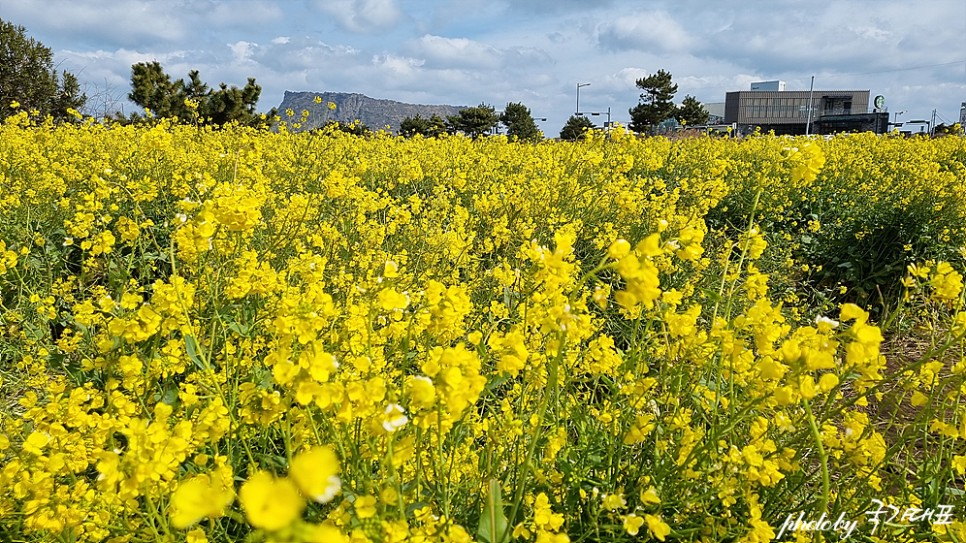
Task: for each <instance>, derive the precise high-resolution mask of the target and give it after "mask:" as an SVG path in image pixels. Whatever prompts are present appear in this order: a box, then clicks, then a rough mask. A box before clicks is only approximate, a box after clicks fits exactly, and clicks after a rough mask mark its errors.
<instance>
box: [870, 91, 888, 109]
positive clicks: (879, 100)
mask: <svg viewBox="0 0 966 543" xmlns="http://www.w3.org/2000/svg"><path fill="white" fill-rule="evenodd" d="M872 104H873V105H874V106H875V108H876V109H883V108H884V107H885V96H882V95H881V94H880V95H878V96H876V97H875V101H874V102H872Z"/></svg>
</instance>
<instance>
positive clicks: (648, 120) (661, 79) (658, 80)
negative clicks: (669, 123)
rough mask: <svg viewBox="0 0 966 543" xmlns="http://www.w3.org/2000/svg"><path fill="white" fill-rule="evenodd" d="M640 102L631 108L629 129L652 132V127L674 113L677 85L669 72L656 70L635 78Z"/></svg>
mask: <svg viewBox="0 0 966 543" xmlns="http://www.w3.org/2000/svg"><path fill="white" fill-rule="evenodd" d="M637 86H638V88H640V89H642V90H643V91H644V92H643V93H641V102H640V103H639V104H638V105H636V106H634V107H633V108H631V109H630V110H629V111H630V114H631V124H630V129H631V130H633V131H635V132H649V133H652V134H653V133H654V128H655V127H656V126H657V125H658V124H660V123H661V122H662V121H665V120H667V119H669V118H670V117H672V116H673V115H674V111H675V109H676V108H675V106H674V94H675V93H677V92H678V86H677V85H675V84H674V83H673V82H672V81H671V74H670V73H669V72H666V71H664V70H658V71H657V73H656V74H653V75H649V76H647V77H645V78H642V79H638V80H637Z"/></svg>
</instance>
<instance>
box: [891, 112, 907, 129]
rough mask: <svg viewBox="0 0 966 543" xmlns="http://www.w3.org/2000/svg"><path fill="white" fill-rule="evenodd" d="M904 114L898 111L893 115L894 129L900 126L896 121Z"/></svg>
mask: <svg viewBox="0 0 966 543" xmlns="http://www.w3.org/2000/svg"><path fill="white" fill-rule="evenodd" d="M903 113H905V111H896V112H895V113H893V114H892V126H893V127H897V126H899V124H898V123H897V122H896V121H898V120H899V115H902V114H903Z"/></svg>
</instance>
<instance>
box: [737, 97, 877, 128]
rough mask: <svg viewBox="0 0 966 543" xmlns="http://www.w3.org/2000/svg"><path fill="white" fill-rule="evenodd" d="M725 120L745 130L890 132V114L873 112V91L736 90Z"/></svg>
mask: <svg viewBox="0 0 966 543" xmlns="http://www.w3.org/2000/svg"><path fill="white" fill-rule="evenodd" d="M724 120H725V122H726V123H736V124H737V125H738V128H739V130H740V131H741V132H742V133H750V132H753V131H754V130H755V129H756V128H760V129H761V131H763V132H769V131H774V132H775V133H776V134H806V133H809V134H832V133H836V132H865V131H872V132H875V133H878V134H881V133H884V132H887V131H888V123H889V114H888V113H886V112H879V111H876V112H873V113H869V91H867V90H844V91H838V90H836V91H818V90H816V91H779V90H774V91H736V92H729V93H727V94H726V95H725V119H724Z"/></svg>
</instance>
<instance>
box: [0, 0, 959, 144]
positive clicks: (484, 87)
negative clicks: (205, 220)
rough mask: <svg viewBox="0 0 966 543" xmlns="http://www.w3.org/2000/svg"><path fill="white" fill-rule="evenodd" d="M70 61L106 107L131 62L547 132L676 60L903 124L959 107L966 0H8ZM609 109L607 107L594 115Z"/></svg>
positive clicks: (692, 78) (277, 92)
mask: <svg viewBox="0 0 966 543" xmlns="http://www.w3.org/2000/svg"><path fill="white" fill-rule="evenodd" d="M0 18H2V19H4V20H7V21H10V22H13V23H16V24H19V25H23V26H25V27H26V28H27V31H28V33H29V34H30V35H31V36H32V37H34V38H36V39H38V40H40V41H41V42H42V43H44V44H45V45H47V46H48V47H50V48H51V49H52V50H53V51H54V56H55V61H56V62H57V63H58V65H59V66H60V67H61V68H63V69H67V70H70V71H72V72H74V73H75V74H76V75H78V76H79V78H80V80H81V82H82V84H84V85H85V88H86V91H87V94H88V95H90V96H92V98H93V99H92V103H91V106H92V107H94V108H106V107H111V104H114V103H116V104H117V106H116V107H121V106H123V107H124V108H125V111H128V112H129V111H130V110H131V108H132V107H133V106H132V105H131V104H130V103H126V102H125V101H124V97H125V95H126V94H127V92H129V90H130V69H131V65H132V64H134V63H137V62H142V61H151V60H158V61H159V62H161V63H162V65H163V66H164V68H165V70H166V71H167V72H168V73H169V74H171V75H172V76H173V77H174V78H180V77H186V75H187V73H188V71H189V70H191V69H197V70H199V71H200V72H201V77H202V79H203V80H205V81H206V82H208V83H209V85H213V86H214V85H217V84H218V83H219V82H222V81H224V82H227V83H230V84H236V85H243V84H244V83H245V81H246V79H247V78H248V77H255V78H256V79H257V82H258V83H259V84H260V85H261V86H262V95H261V100H260V102H259V110H261V111H265V110H268V109H270V108H271V107H274V106H277V105H278V104H279V103H280V102H281V100H282V96H283V93H284V91H286V90H293V91H315V92H321V91H337V92H358V93H362V94H366V95H368V96H371V97H373V98H388V99H393V100H399V101H403V102H413V103H421V104H452V105H476V104H479V103H487V104H492V105H494V106H496V108H497V110H500V109H502V107H503V106H504V105H505V104H506V103H507V102H510V101H512V102H523V103H524V104H526V105H527V106H528V107H530V109H531V110H532V112H533V114H534V116H535V117H546V118H547V121H542V122H540V123H539V124H540V126H541V128H542V129H543V130H544V131H545V132H546V133H547V134H548V135H555V134H556V133H558V132H559V130H560V127H561V126H562V125H563V123H564V122H565V121H566V119H567V117H568V116H569V115H570V114H572V113H573V112H574V110H575V107H576V104H575V101H576V96H575V95H576V85H577V83H578V82H579V83H590V86H587V87H582V88H581V89H580V108H581V110H583V111H596V112H606V111H607V109H608V108H610V109H611V112H612V115H613V119H614V120H616V121H623V122H627V121H628V120H629V116H628V113H627V110H628V108H630V107H632V106H633V105H635V104H636V103H637V100H638V96H639V94H640V91H639V90H638V89H636V87H635V81H636V80H637V79H639V78H641V77H643V76H646V75H648V74H651V73H654V72H656V71H657V70H658V69H665V70H667V71H669V72H671V74H672V75H673V77H674V81H675V82H676V83H677V84H678V86H679V89H678V95H677V101H680V99H682V98H684V96H685V95H686V94H691V95H694V96H695V97H697V98H698V99H699V100H701V101H702V102H706V103H711V102H723V101H724V94H725V92H727V91H734V90H747V89H748V88H749V84H750V83H751V82H752V81H760V80H773V79H780V80H784V81H786V82H787V87H786V88H787V90H798V89H803V90H807V89H808V87H809V81H810V77H811V76H813V75H814V76H815V88H816V90H847V89H860V90H865V89H869V90H871V92H872V95H873V96H875V95H878V94H882V95H884V96H885V98H886V105H887V106H888V108H889V111H890V112H892V113H893V114H895V113H897V112H900V111H904V113H903V114H902V115H900V116H899V121H903V120H906V121H909V120H915V119H929V118H930V117H931V115H932V111H933V109H935V110H937V113H938V121H937V122H943V121H947V122H955V121H957V120H958V118H959V109H960V103H961V102H963V101H966V1H964V0H876V1H870V0H811V1H809V2H803V1H793V0H740V1H739V0H733V1H707V0H706V1H698V0H654V1H643V0H640V1H622V0H516V1H512V0H498V1H487V0H451V1H446V2H443V1H440V2H432V1H429V0H288V1H274V2H272V1H263V0H109V1H107V0H0ZM595 119H601V120H603V119H602V117H597V118H595Z"/></svg>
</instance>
